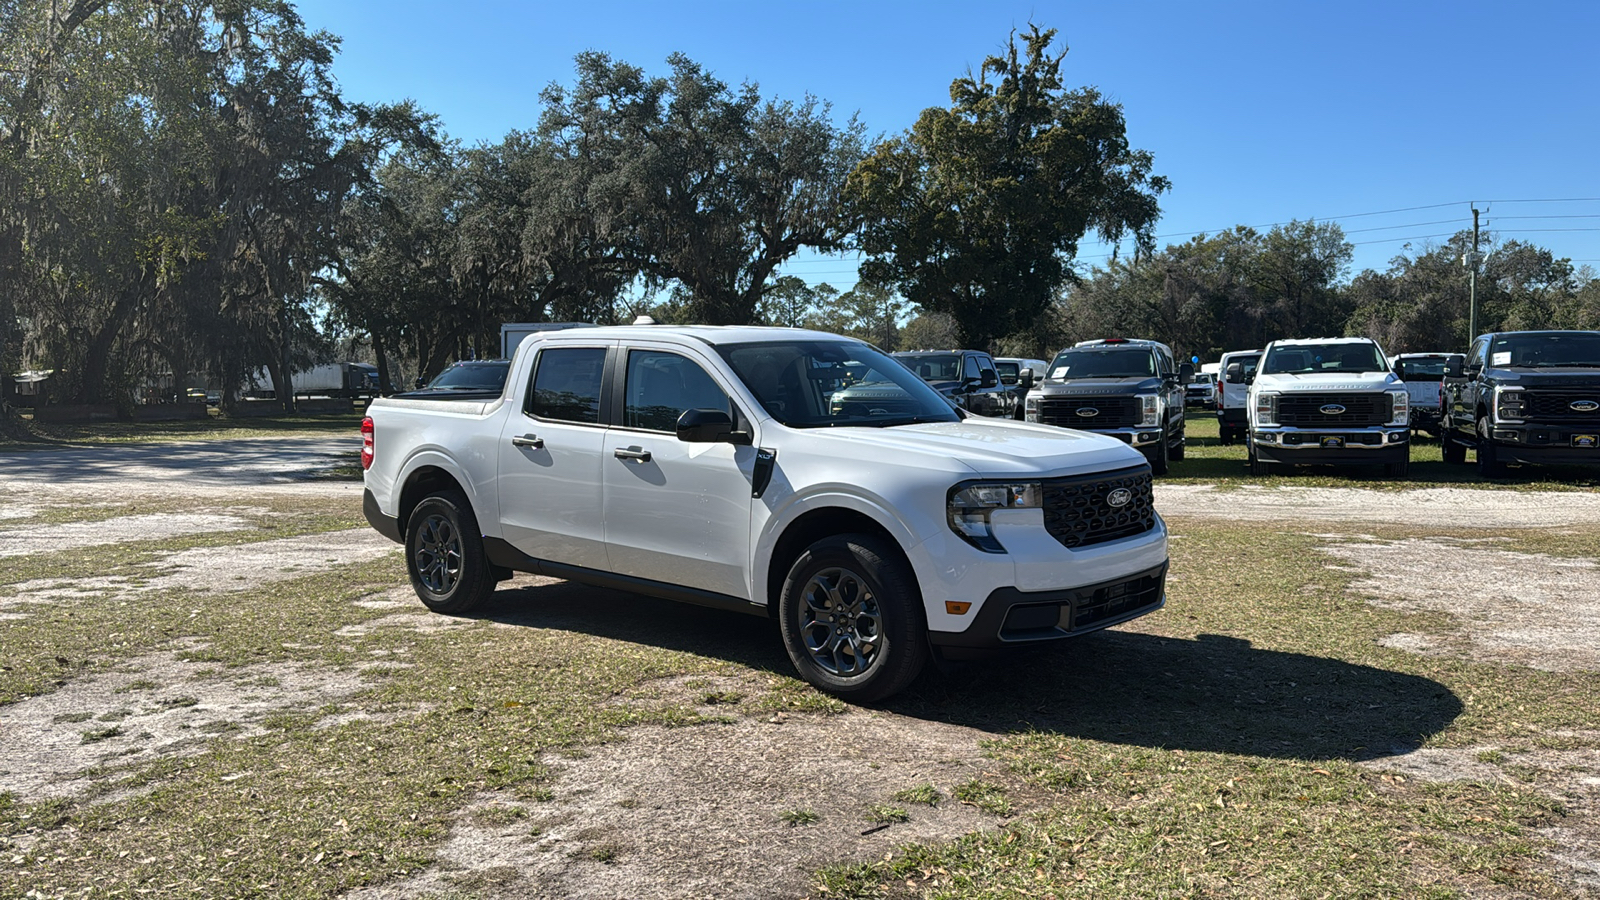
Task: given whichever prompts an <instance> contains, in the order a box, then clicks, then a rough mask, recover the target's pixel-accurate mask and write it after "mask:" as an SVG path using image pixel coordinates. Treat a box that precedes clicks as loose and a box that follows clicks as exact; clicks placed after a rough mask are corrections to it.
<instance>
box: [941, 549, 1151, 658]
mask: <svg viewBox="0 0 1600 900" xmlns="http://www.w3.org/2000/svg"><path fill="white" fill-rule="evenodd" d="M1166 581H1167V564H1166V563H1162V564H1161V565H1159V566H1155V567H1153V568H1150V569H1146V570H1144V571H1142V572H1138V573H1135V574H1133V575H1129V576H1125V577H1122V578H1116V579H1112V580H1110V581H1103V582H1100V583H1098V584H1090V585H1085V586H1083V587H1079V588H1070V589H1065V590H1054V591H1021V590H1018V589H1016V588H1014V587H1003V588H996V589H995V590H994V591H992V592H990V594H989V596H988V597H987V598H985V599H984V601H983V606H982V607H981V608H980V609H979V610H978V612H977V614H976V616H975V617H974V619H973V622H972V627H970V628H968V629H967V630H966V631H963V632H959V633H951V632H941V631H930V632H929V633H928V640H929V642H930V643H932V644H933V645H934V646H935V647H938V648H940V650H941V651H942V652H943V653H944V655H945V656H946V657H947V658H952V659H972V658H978V657H983V656H988V655H992V654H993V653H995V652H996V651H998V650H1001V649H1003V648H1006V647H1011V646H1020V645H1026V644H1038V643H1045V642H1049V641H1057V640H1062V639H1064V638H1069V637H1076V636H1078V635H1081V634H1088V633H1089V632H1092V631H1099V630H1100V629H1102V628H1109V627H1111V626H1112V625H1117V624H1120V623H1122V622H1126V621H1128V620H1130V619H1136V618H1138V617H1140V616H1142V615H1145V614H1147V613H1152V612H1155V611H1156V610H1158V609H1160V608H1161V607H1162V606H1165V605H1166V602H1167V595H1166Z"/></svg>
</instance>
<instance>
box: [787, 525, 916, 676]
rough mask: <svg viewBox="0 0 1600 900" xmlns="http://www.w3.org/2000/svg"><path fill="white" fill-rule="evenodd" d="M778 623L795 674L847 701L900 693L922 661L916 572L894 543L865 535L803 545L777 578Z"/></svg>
mask: <svg viewBox="0 0 1600 900" xmlns="http://www.w3.org/2000/svg"><path fill="white" fill-rule="evenodd" d="M778 625H779V629H780V630H781V631H782V633H783V645H784V648H785V649H786V650H788V651H789V661H790V662H792V663H794V667H795V669H796V670H798V671H799V672H800V677H802V678H804V679H805V680H806V681H808V682H810V683H811V684H813V685H815V686H816V687H818V688H820V689H822V690H824V691H827V692H828V693H830V694H834V695H836V696H838V697H840V698H842V699H844V700H849V701H851V702H853V703H871V702H873V701H876V700H882V699H884V698H885V697H888V696H890V695H892V694H896V693H898V692H900V691H901V690H904V689H905V687H906V686H907V685H909V684H911V682H912V681H914V680H916V677H917V675H918V674H920V673H921V672H922V668H923V666H924V665H926V663H927V661H928V655H929V654H928V623H927V615H926V613H925V612H924V611H923V609H922V592H921V591H920V590H919V589H918V587H917V580H916V576H915V575H913V574H912V572H911V566H910V565H908V564H907V563H906V561H905V558H904V557H903V556H901V554H900V552H899V549H898V548H896V547H893V546H892V545H890V544H888V543H887V542H885V541H883V540H881V539H879V538H876V537H873V536H871V535H866V534H845V535H837V536H834V537H828V538H823V539H822V540H820V541H817V542H816V543H814V544H812V545H811V546H809V547H807V548H806V549H805V552H803V553H801V554H800V557H799V558H798V559H796V560H795V561H794V565H793V566H791V567H790V568H789V575H788V577H787V578H786V579H785V580H784V583H783V593H782V594H780V595H779V597H778Z"/></svg>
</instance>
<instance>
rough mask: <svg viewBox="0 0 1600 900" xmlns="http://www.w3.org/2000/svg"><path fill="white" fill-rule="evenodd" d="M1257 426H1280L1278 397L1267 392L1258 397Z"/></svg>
mask: <svg viewBox="0 0 1600 900" xmlns="http://www.w3.org/2000/svg"><path fill="white" fill-rule="evenodd" d="M1256 424H1257V425H1276V424H1278V395H1277V394H1269V393H1266V392H1265V391H1263V392H1261V393H1259V394H1257V395H1256Z"/></svg>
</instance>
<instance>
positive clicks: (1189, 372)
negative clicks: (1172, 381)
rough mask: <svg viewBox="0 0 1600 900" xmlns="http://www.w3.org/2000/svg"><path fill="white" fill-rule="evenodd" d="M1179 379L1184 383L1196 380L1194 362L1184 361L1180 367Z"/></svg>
mask: <svg viewBox="0 0 1600 900" xmlns="http://www.w3.org/2000/svg"><path fill="white" fill-rule="evenodd" d="M1178 380H1179V381H1181V382H1183V383H1184V384H1188V383H1189V382H1191V381H1194V363H1184V364H1183V365H1181V366H1179V367H1178Z"/></svg>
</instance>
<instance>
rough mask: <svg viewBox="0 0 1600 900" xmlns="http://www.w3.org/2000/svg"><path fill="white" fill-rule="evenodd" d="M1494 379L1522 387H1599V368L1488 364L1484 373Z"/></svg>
mask: <svg viewBox="0 0 1600 900" xmlns="http://www.w3.org/2000/svg"><path fill="white" fill-rule="evenodd" d="M1485 374H1486V375H1487V376H1488V377H1489V378H1492V379H1494V380H1495V381H1503V382H1505V383H1507V384H1520V385H1522V386H1524V387H1600V369H1591V368H1579V367H1576V366H1574V367H1572V368H1570V369H1499V368H1495V367H1493V366H1490V367H1489V369H1488V371H1487V372H1486V373H1485Z"/></svg>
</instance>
